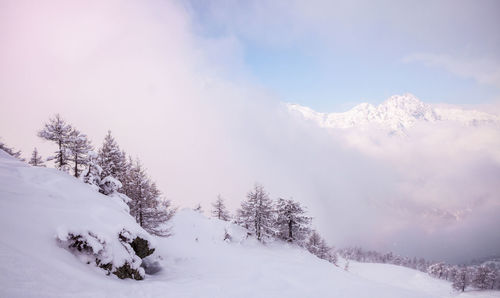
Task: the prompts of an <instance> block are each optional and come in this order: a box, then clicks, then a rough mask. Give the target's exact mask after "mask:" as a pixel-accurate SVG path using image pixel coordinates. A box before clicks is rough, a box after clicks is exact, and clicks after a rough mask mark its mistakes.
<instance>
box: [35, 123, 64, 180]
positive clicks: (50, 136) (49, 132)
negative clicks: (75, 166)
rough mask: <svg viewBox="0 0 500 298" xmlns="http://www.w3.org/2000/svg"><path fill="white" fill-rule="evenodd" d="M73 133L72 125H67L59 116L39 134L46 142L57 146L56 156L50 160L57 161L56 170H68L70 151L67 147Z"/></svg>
mask: <svg viewBox="0 0 500 298" xmlns="http://www.w3.org/2000/svg"><path fill="white" fill-rule="evenodd" d="M71 131H72V127H71V125H69V124H67V123H66V121H64V120H63V119H62V118H61V116H59V114H56V115H55V116H54V118H51V119H49V122H48V123H46V124H45V127H44V128H43V129H42V130H40V131H39V132H38V136H39V137H40V138H42V139H44V140H47V141H52V142H54V143H56V144H57V147H58V149H57V151H56V152H55V156H53V157H50V158H49V159H50V160H52V159H55V165H56V168H57V169H59V170H63V171H66V170H68V168H67V165H68V150H67V145H68V142H69V139H70V134H71Z"/></svg>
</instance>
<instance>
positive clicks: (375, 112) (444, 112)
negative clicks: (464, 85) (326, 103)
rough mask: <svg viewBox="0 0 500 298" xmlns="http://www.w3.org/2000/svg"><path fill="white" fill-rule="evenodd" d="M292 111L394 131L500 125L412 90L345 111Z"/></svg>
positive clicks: (326, 122)
mask: <svg viewBox="0 0 500 298" xmlns="http://www.w3.org/2000/svg"><path fill="white" fill-rule="evenodd" d="M287 106H288V109H289V110H290V111H295V112H298V113H299V114H301V115H302V116H303V117H304V118H306V119H308V120H313V121H315V122H316V123H317V124H318V125H319V126H321V127H330V128H350V127H363V126H367V125H370V126H377V127H379V128H382V129H387V130H390V131H391V132H404V131H405V130H406V129H408V128H409V127H412V126H413V125H415V124H416V123H418V122H439V121H455V122H459V123H461V124H463V125H468V126H470V125H484V124H489V125H496V126H500V117H498V116H497V115H493V114H488V113H485V112H480V111H475V110H466V109H461V108H458V107H448V108H437V107H433V106H432V105H430V104H426V103H424V102H422V101H420V100H419V99H418V98H416V97H415V96H414V95H412V94H404V95H394V96H391V97H390V98H389V99H387V100H386V101H385V102H383V103H382V104H380V105H378V106H377V107H375V106H373V105H371V104H368V103H362V104H359V105H357V106H355V107H354V108H352V109H351V110H349V111H347V112H344V113H319V112H316V111H314V110H312V109H310V108H308V107H304V106H300V105H297V104H288V105H287Z"/></svg>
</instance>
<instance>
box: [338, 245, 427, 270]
mask: <svg viewBox="0 0 500 298" xmlns="http://www.w3.org/2000/svg"><path fill="white" fill-rule="evenodd" d="M337 253H338V254H339V255H340V256H342V257H343V258H344V259H347V260H353V261H357V262H363V263H382V264H393V265H398V266H403V267H408V268H412V269H416V270H419V271H422V272H427V268H428V267H429V266H430V265H431V264H432V262H430V261H427V260H425V259H423V258H419V259H417V258H409V257H404V256H400V255H398V254H395V253H392V252H387V253H380V252H378V251H373V250H363V249H362V248H360V247H347V248H343V249H340V250H338V251H337Z"/></svg>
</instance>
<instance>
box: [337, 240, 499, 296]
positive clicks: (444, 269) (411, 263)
mask: <svg viewBox="0 0 500 298" xmlns="http://www.w3.org/2000/svg"><path fill="white" fill-rule="evenodd" d="M337 252H338V254H339V255H340V256H342V257H343V258H345V259H347V260H354V261H358V262H365V263H387V264H394V265H399V266H404V267H408V268H412V269H416V270H419V271H422V272H426V273H428V274H429V275H430V276H432V277H434V278H439V279H444V280H447V281H450V282H451V283H452V287H453V288H454V289H455V290H457V291H462V292H463V291H465V289H466V288H467V287H472V288H475V289H479V290H488V289H500V274H499V272H498V269H497V268H496V267H495V266H494V265H492V264H490V265H478V266H457V265H449V264H445V263H444V262H437V263H436V262H430V261H427V260H425V259H423V258H420V259H417V258H408V257H403V256H400V255H397V254H394V253H392V252H388V253H380V252H377V251H372V250H363V249H361V248H359V247H348V248H344V249H341V250H338V251H337Z"/></svg>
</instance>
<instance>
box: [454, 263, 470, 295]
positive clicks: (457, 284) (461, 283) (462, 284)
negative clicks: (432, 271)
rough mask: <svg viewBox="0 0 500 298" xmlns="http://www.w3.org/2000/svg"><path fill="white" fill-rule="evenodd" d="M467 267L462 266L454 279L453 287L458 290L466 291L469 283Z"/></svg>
mask: <svg viewBox="0 0 500 298" xmlns="http://www.w3.org/2000/svg"><path fill="white" fill-rule="evenodd" d="M467 271H468V270H467V267H461V268H460V269H459V270H458V273H457V275H456V276H455V279H454V280H453V284H452V285H451V286H452V287H453V289H455V290H457V291H462V292H464V291H465V288H466V287H467V286H468V285H469V279H468V272H467Z"/></svg>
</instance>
